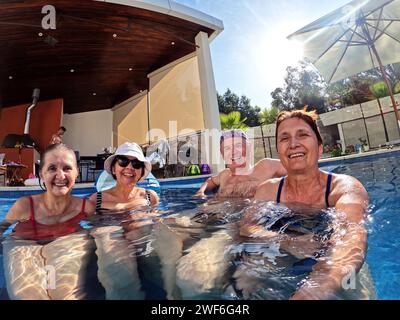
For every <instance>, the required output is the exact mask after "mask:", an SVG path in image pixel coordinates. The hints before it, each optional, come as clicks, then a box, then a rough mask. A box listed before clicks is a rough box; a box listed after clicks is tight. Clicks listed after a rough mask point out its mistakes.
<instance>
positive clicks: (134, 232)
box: [89, 142, 159, 300]
mask: <svg viewBox="0 0 400 320" xmlns="http://www.w3.org/2000/svg"><path fill="white" fill-rule="evenodd" d="M104 169H105V170H106V171H107V172H108V173H109V174H110V175H112V176H113V178H114V179H115V180H116V186H115V187H113V188H111V189H108V190H106V191H102V192H97V193H95V194H93V195H92V196H91V197H90V199H89V200H90V202H92V203H93V204H94V203H95V204H96V213H98V214H116V213H129V214H130V219H129V220H125V218H124V221H123V227H122V226H121V225H108V226H102V227H95V228H93V229H92V230H91V235H92V237H93V238H94V240H95V242H96V246H97V250H96V254H97V258H98V279H99V281H100V283H101V284H102V286H103V287H104V289H105V294H106V299H112V300H121V299H122V300H125V299H135V300H137V299H144V298H146V297H147V298H148V297H149V296H148V295H147V294H146V292H145V291H143V290H142V289H143V288H142V286H141V280H140V277H139V271H138V268H139V266H138V263H139V262H141V261H142V260H143V259H141V258H140V257H139V258H138V259H139V262H138V260H137V258H136V251H135V250H137V248H136V246H135V245H132V243H131V241H135V240H136V239H138V238H140V237H141V236H142V235H143V234H146V235H149V234H150V233H151V232H152V227H150V228H148V227H146V228H144V226H146V225H147V226H149V225H153V221H154V220H153V219H154V218H155V217H157V216H158V213H157V212H148V210H146V211H145V212H144V211H142V210H141V209H142V208H144V207H146V209H147V207H154V206H156V205H157V204H158V202H159V198H158V195H157V193H156V192H154V191H153V190H146V189H144V188H140V187H138V186H137V185H136V184H137V183H138V182H139V181H140V180H141V179H145V178H146V177H147V175H148V174H149V173H150V171H151V163H150V161H149V160H148V159H146V158H145V156H144V155H143V152H142V149H141V148H140V146H139V145H138V144H136V143H132V142H126V143H124V144H122V145H120V146H119V147H118V148H117V150H116V152H115V153H114V154H113V155H111V156H110V157H108V158H107V159H106V161H105V162H104Z"/></svg>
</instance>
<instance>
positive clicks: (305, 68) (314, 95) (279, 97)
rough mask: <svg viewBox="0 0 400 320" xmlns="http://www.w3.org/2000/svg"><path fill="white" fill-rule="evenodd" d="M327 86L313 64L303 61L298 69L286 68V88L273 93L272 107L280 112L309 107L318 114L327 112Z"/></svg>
mask: <svg viewBox="0 0 400 320" xmlns="http://www.w3.org/2000/svg"><path fill="white" fill-rule="evenodd" d="M326 86H327V84H326V83H325V82H324V80H323V79H322V77H321V75H320V74H319V73H318V72H317V71H316V70H315V69H314V68H313V67H312V66H311V64H309V63H307V62H305V61H301V62H300V63H299V65H298V66H296V67H292V66H289V67H287V68H286V76H285V84H284V86H283V87H282V88H276V89H275V90H274V91H273V92H271V96H272V99H273V101H272V106H273V107H276V108H278V109H280V110H293V109H301V108H303V107H304V106H306V105H308V106H309V109H315V110H317V112H318V113H323V112H326V111H327V106H326V99H325V90H326Z"/></svg>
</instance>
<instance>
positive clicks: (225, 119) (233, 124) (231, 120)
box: [219, 111, 248, 130]
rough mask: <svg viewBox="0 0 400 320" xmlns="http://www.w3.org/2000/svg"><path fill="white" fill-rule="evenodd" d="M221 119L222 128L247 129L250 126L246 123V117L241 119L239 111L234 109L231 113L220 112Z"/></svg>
mask: <svg viewBox="0 0 400 320" xmlns="http://www.w3.org/2000/svg"><path fill="white" fill-rule="evenodd" d="M219 120H220V122H221V129H222V130H226V129H246V128H247V127H248V126H247V125H246V124H245V123H244V122H245V121H246V118H245V119H243V120H242V119H241V115H240V112H239V111H232V112H230V113H229V114H224V113H220V114H219Z"/></svg>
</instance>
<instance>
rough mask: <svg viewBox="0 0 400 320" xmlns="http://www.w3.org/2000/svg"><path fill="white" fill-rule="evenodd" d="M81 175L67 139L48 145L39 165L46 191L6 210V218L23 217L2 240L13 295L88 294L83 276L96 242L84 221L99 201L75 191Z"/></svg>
mask: <svg viewBox="0 0 400 320" xmlns="http://www.w3.org/2000/svg"><path fill="white" fill-rule="evenodd" d="M77 176H78V167H77V161H76V157H75V153H74V151H73V150H72V149H71V148H69V147H67V146H66V145H64V144H54V145H51V146H49V147H48V148H47V149H46V150H45V152H44V154H43V155H42V161H41V167H40V177H41V179H42V180H43V183H44V185H45V187H46V192H44V193H41V194H38V195H34V196H29V197H22V198H20V199H18V200H17V201H16V202H15V204H14V205H13V206H12V208H11V209H10V210H9V212H8V213H7V216H6V219H5V222H6V223H15V222H18V224H17V225H16V227H15V228H14V230H13V232H12V237H11V238H9V239H7V240H5V241H4V242H3V253H4V267H5V278H6V282H7V290H8V294H9V296H10V298H11V299H82V298H85V297H86V298H87V295H86V294H85V293H84V292H83V291H82V290H81V289H82V287H83V284H84V282H85V280H84V279H83V278H82V277H80V276H79V275H80V274H82V272H84V270H86V268H87V266H88V261H89V259H88V255H89V253H90V252H91V251H93V249H94V242H93V240H91V239H90V238H89V237H88V235H87V233H86V232H84V230H83V229H82V228H81V226H80V222H81V221H82V220H83V219H86V218H87V216H88V215H89V213H90V212H93V211H94V206H93V205H91V203H89V202H88V201H86V200H85V199H81V198H78V197H74V196H71V191H72V188H73V186H74V184H75V180H76V178H77ZM78 262H79V263H78ZM44 284H45V285H44Z"/></svg>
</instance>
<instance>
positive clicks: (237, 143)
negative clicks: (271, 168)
mask: <svg viewBox="0 0 400 320" xmlns="http://www.w3.org/2000/svg"><path fill="white" fill-rule="evenodd" d="M247 147H248V145H247V141H246V140H245V139H243V138H242V137H232V138H226V139H224V141H223V142H222V143H221V154H222V157H223V158H224V161H225V163H226V164H227V165H228V166H229V167H231V168H232V167H240V166H243V165H245V164H246V154H247Z"/></svg>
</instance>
